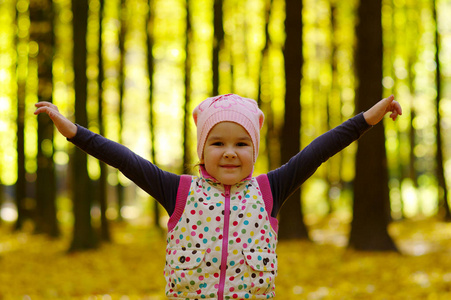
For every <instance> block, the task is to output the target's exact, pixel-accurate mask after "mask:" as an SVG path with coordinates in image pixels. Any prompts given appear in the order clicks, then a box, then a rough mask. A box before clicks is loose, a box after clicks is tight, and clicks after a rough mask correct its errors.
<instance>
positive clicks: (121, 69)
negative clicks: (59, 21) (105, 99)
mask: <svg viewBox="0 0 451 300" xmlns="http://www.w3.org/2000/svg"><path fill="white" fill-rule="evenodd" d="M125 10H126V7H125V0H121V4H120V8H119V14H120V17H119V18H120V20H121V30H120V32H119V53H120V60H119V112H118V118H119V132H118V137H119V140H118V142H119V143H122V128H123V125H124V118H123V111H124V82H125V74H124V70H125V34H126V32H127V28H126V21H125V20H124V17H122V13H123V11H125ZM149 79H151V78H150V75H149ZM151 86H152V85H151ZM116 174H117V175H118V174H119V171H118V170H116ZM116 192H117V212H118V213H117V221H122V220H123V219H122V214H121V209H122V206H123V205H124V200H125V195H124V186H123V185H122V184H121V182H120V181H119V180H118V181H117V186H116Z"/></svg>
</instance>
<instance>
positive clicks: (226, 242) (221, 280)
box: [218, 185, 230, 300]
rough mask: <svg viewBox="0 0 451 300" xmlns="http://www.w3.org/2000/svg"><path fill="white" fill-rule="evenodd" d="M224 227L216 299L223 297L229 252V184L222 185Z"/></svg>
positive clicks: (219, 299) (221, 299)
mask: <svg viewBox="0 0 451 300" xmlns="http://www.w3.org/2000/svg"><path fill="white" fill-rule="evenodd" d="M224 194H225V200H224V228H223V232H222V254H221V272H220V276H219V288H218V300H223V299H224V288H225V280H226V271H227V257H228V252H229V249H228V248H229V224H230V185H226V186H224Z"/></svg>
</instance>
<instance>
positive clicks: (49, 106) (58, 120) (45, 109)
mask: <svg viewBox="0 0 451 300" xmlns="http://www.w3.org/2000/svg"><path fill="white" fill-rule="evenodd" d="M35 106H36V108H37V109H36V111H35V112H34V114H35V115H39V114H40V113H46V114H47V115H48V116H49V117H50V119H51V120H52V121H53V123H54V124H55V126H56V129H58V131H59V132H60V133H61V134H62V135H63V136H65V137H66V138H68V139H71V138H73V137H74V136H75V135H76V134H77V126H76V125H75V124H74V123H72V122H71V121H69V120H68V119H67V118H66V117H64V116H63V115H62V114H61V113H60V112H59V110H58V107H57V106H56V105H55V104H53V103H50V102H45V101H42V102H38V103H36V104H35Z"/></svg>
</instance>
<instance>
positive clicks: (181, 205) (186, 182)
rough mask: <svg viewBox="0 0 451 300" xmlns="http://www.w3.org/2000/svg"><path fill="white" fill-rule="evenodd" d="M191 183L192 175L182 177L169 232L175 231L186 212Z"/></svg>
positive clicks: (169, 224)
mask: <svg viewBox="0 0 451 300" xmlns="http://www.w3.org/2000/svg"><path fill="white" fill-rule="evenodd" d="M191 181H192V176H191V175H181V176H180V183H179V188H178V190H177V198H176V200H175V208H174V212H173V213H172V215H171V217H170V218H169V221H168V232H169V231H171V230H172V229H174V227H175V225H177V223H178V221H179V220H180V218H181V217H182V214H183V211H184V210H185V205H186V200H187V198H188V193H189V188H190V186H191Z"/></svg>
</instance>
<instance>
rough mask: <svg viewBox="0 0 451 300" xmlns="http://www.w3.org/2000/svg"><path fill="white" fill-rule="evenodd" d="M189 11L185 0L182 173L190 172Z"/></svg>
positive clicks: (190, 32) (187, 2) (190, 31)
mask: <svg viewBox="0 0 451 300" xmlns="http://www.w3.org/2000/svg"><path fill="white" fill-rule="evenodd" d="M190 18H191V12H190V5H189V0H186V40H185V53H186V54H185V103H184V104H183V107H184V120H185V121H184V122H183V124H184V125H183V166H182V173H183V174H190V173H191V168H190V163H191V155H190V153H191V152H190V140H191V139H190V137H189V124H190V118H191V113H190V103H191V53H190V39H191V35H192V30H191V20H190Z"/></svg>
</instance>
